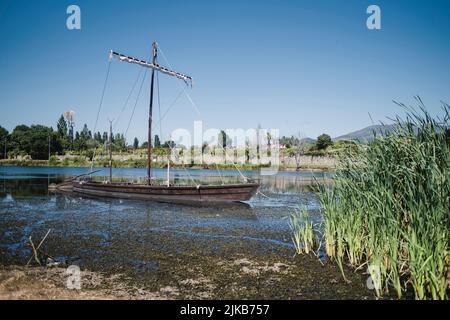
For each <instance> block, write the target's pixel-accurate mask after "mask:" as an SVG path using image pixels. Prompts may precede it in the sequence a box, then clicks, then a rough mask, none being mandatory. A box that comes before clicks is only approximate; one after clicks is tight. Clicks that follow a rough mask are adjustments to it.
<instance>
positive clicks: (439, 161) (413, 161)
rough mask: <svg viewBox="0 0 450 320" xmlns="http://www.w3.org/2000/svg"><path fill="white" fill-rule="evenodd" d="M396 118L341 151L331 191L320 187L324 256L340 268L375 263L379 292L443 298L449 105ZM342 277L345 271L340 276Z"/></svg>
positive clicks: (448, 221)
mask: <svg viewBox="0 0 450 320" xmlns="http://www.w3.org/2000/svg"><path fill="white" fill-rule="evenodd" d="M417 101H418V102H419V111H418V112H416V111H415V110H414V109H412V108H409V107H406V106H405V105H403V104H400V105H401V106H402V107H403V108H405V109H406V110H407V116H406V118H405V119H400V118H396V119H395V122H396V127H395V130H394V132H392V133H390V134H388V135H387V136H385V137H376V139H375V140H374V141H373V142H372V143H370V144H369V145H366V146H365V145H359V146H358V147H357V148H353V149H349V150H347V151H345V152H343V153H341V154H340V156H339V166H338V169H337V170H336V172H335V176H334V185H333V187H332V188H329V187H324V186H322V187H320V190H319V198H320V201H321V203H322V207H323V218H324V230H323V232H324V239H325V250H326V253H327V254H328V255H329V256H330V257H331V258H333V259H335V260H336V261H337V262H338V264H339V266H340V268H341V271H342V272H343V267H342V264H343V263H347V264H350V265H351V266H354V267H361V266H363V265H368V266H371V265H375V266H377V267H378V268H377V270H379V271H380V284H381V288H379V289H377V291H376V292H377V295H382V294H383V293H387V292H389V290H390V289H391V288H394V290H395V292H396V294H397V296H398V297H402V295H403V294H404V292H405V291H406V290H407V289H408V288H412V290H413V291H414V294H415V297H416V299H426V298H432V299H446V298H447V297H448V296H447V294H448V289H449V287H448V286H449V284H448V282H447V278H448V275H449V272H450V258H449V252H450V250H449V230H450V171H449V167H450V134H449V133H450V130H449V118H450V117H449V114H450V106H449V105H448V104H444V105H443V111H444V116H443V117H442V118H433V117H431V115H430V114H429V113H428V112H427V111H426V109H425V107H424V106H423V103H422V101H421V100H420V98H417ZM343 275H344V277H345V274H344V273H343Z"/></svg>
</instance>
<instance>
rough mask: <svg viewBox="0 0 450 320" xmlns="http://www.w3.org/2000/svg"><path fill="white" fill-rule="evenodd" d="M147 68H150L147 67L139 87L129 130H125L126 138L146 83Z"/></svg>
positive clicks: (128, 126) (129, 122)
mask: <svg viewBox="0 0 450 320" xmlns="http://www.w3.org/2000/svg"><path fill="white" fill-rule="evenodd" d="M147 70H148V69H145V72H144V76H143V77H142V82H141V86H140V87H139V91H138V94H137V96H136V101H135V102H134V106H133V111H132V112H131V116H130V120H129V121H128V125H127V130H126V131H125V139H126V137H127V134H128V129H129V128H130V124H131V120H132V119H133V116H134V111H135V110H136V106H137V103H138V101H139V98H140V96H141V92H142V86H143V85H144V82H145V78H146V76H147Z"/></svg>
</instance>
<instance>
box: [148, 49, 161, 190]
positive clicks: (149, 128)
mask: <svg viewBox="0 0 450 320" xmlns="http://www.w3.org/2000/svg"><path fill="white" fill-rule="evenodd" d="M157 46H158V44H157V43H156V42H153V44H152V47H153V60H152V63H153V65H156V56H157ZM154 80H155V69H153V68H152V80H151V84H150V107H149V112H148V145H147V179H148V184H149V185H150V184H151V183H152V181H151V178H152V114H153V87H154Z"/></svg>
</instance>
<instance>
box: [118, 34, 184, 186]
mask: <svg viewBox="0 0 450 320" xmlns="http://www.w3.org/2000/svg"><path fill="white" fill-rule="evenodd" d="M152 49H153V54H152V55H153V60H152V62H151V63H150V62H148V61H145V60H140V59H137V58H133V57H130V56H128V55H125V54H121V53H118V52H115V51H112V50H111V52H110V56H111V57H116V58H117V59H119V60H120V61H125V62H128V63H133V64H137V65H140V66H143V67H146V68H150V69H152V79H151V84H150V106H149V114H148V147H147V180H148V182H147V183H148V184H149V185H150V184H151V175H152V174H151V173H152V172H151V171H152V149H153V146H152V112H153V89H154V81H155V71H159V72H161V73H163V74H167V75H169V76H172V77H175V78H178V79H181V80H183V81H184V82H185V83H186V84H190V85H191V86H192V78H191V77H190V76H188V75H185V74H182V73H179V72H176V71H174V70H170V69H168V68H165V67H163V66H160V65H159V64H157V63H156V56H157V53H158V52H157V51H158V44H157V43H156V42H153V44H152Z"/></svg>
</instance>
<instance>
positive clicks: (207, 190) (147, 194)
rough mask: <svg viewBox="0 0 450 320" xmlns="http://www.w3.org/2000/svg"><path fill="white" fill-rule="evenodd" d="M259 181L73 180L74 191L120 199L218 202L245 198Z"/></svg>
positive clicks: (257, 186) (249, 196)
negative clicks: (179, 183)
mask: <svg viewBox="0 0 450 320" xmlns="http://www.w3.org/2000/svg"><path fill="white" fill-rule="evenodd" d="M258 188H259V184H257V183H245V184H229V185H199V186H170V187H167V186H160V185H142V184H126V183H101V182H92V181H75V182H74V183H73V191H74V192H76V193H80V194H85V195H90V196H100V197H110V198H121V199H137V200H152V201H159V202H169V203H221V202H239V201H247V200H250V198H251V197H253V196H254V195H255V194H256V192H257V191H258Z"/></svg>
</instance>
